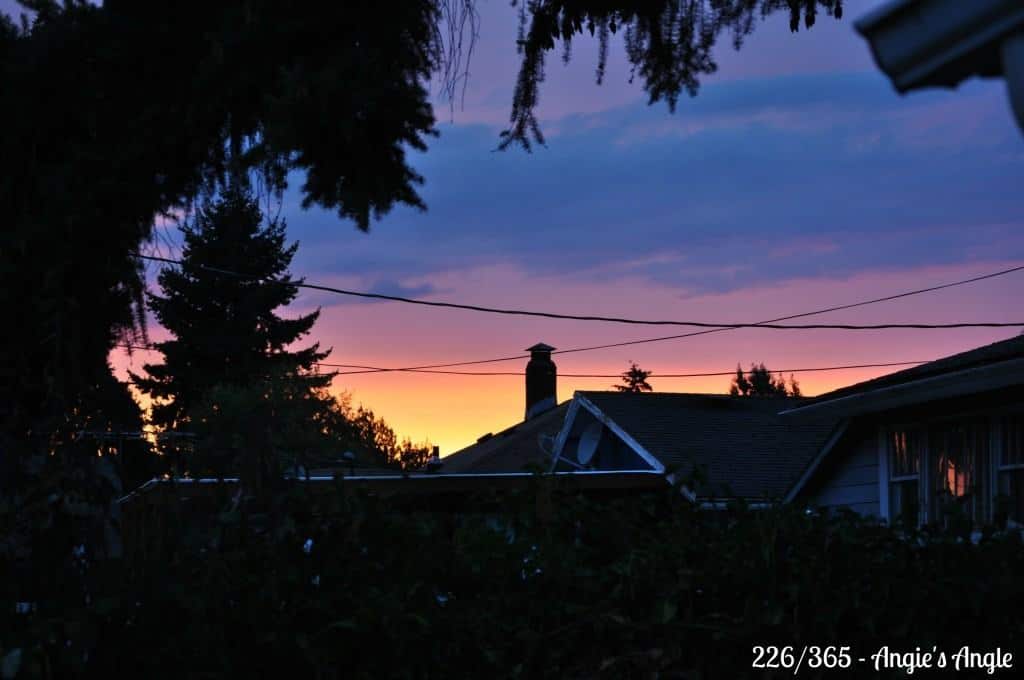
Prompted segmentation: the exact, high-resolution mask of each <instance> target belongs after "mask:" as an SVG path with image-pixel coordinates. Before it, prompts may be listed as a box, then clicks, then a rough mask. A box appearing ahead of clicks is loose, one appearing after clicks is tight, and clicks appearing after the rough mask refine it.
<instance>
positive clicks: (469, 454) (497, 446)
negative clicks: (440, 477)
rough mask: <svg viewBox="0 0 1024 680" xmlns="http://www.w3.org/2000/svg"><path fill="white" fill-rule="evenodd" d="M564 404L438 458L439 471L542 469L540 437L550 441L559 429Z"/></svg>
mask: <svg viewBox="0 0 1024 680" xmlns="http://www.w3.org/2000/svg"><path fill="white" fill-rule="evenodd" d="M569 403H570V402H568V401H566V402H564V403H562V404H560V405H558V406H556V407H555V408H553V409H551V410H549V411H545V412H544V413H542V414H540V415H537V416H534V417H533V418H530V419H529V420H525V421H523V422H520V423H516V424H515V425H513V426H512V427H509V428H506V429H504V430H502V431H501V432H498V433H497V434H491V435H484V436H483V437H481V438H480V439H479V440H478V441H477V443H476V444H472V445H470V446H467V447H466V448H464V449H462V450H460V451H456V452H455V453H453V454H451V455H448V456H445V457H444V458H442V459H441V470H440V471H441V472H442V473H445V474H449V473H462V472H477V473H485V472H523V471H524V469H527V468H529V467H539V468H540V469H544V470H546V469H547V468H548V466H549V465H550V463H551V459H550V456H549V455H548V454H546V453H544V452H543V451H542V450H541V447H540V439H541V437H551V438H554V437H555V435H557V434H558V431H559V430H561V429H562V421H564V420H565V414H566V411H567V410H568V408H569Z"/></svg>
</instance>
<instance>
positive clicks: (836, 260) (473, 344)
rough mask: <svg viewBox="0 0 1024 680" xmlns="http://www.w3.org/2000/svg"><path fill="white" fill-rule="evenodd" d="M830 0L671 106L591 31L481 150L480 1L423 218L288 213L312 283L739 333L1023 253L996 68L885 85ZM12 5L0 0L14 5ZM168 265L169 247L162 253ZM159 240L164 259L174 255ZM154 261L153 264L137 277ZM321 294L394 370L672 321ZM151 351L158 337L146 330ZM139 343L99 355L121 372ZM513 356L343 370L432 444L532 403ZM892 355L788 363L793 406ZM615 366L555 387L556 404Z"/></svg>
mask: <svg viewBox="0 0 1024 680" xmlns="http://www.w3.org/2000/svg"><path fill="white" fill-rule="evenodd" d="M875 4H877V3H876V2H847V3H844V5H845V15H844V18H843V19H842V20H841V21H836V20H834V19H832V18H830V17H827V16H824V15H819V17H818V23H817V25H816V26H815V27H814V28H813V29H811V30H810V31H805V30H801V32H799V33H797V34H791V33H790V31H789V27H788V18H787V17H785V16H782V15H779V16H775V17H772V18H770V19H768V20H766V21H764V22H762V23H761V24H760V25H759V26H758V27H757V28H756V29H755V31H754V33H753V35H751V36H750V37H749V38H748V39H747V41H746V43H745V45H744V47H743V49H742V50H741V51H739V52H736V51H734V50H733V49H732V46H731V44H729V41H728V40H726V41H724V42H723V43H722V44H720V45H719V48H718V52H717V55H716V58H717V61H718V64H719V71H718V73H717V74H716V75H715V76H714V77H711V78H708V79H706V80H705V81H704V83H703V84H702V87H701V90H700V93H699V94H698V96H697V97H696V98H693V99H691V98H688V97H685V96H684V97H683V98H682V99H681V100H680V102H679V106H678V109H677V111H676V113H675V114H671V113H669V111H668V108H667V107H666V106H665V105H664V104H655V105H653V106H648V104H647V97H646V95H645V93H644V91H643V89H642V87H641V86H640V83H639V81H637V82H636V83H634V84H632V85H630V84H629V83H628V79H629V73H628V69H627V67H626V63H625V59H624V56H623V54H622V50H621V43H620V42H618V41H616V42H615V44H614V45H613V47H612V49H611V50H610V54H609V65H608V69H607V73H606V77H605V83H604V84H603V85H601V86H598V85H596V84H595V82H594V71H595V67H596V63H597V49H596V44H594V43H593V42H591V41H589V40H580V41H578V42H577V43H575V44H574V50H573V58H572V61H571V63H570V64H569V65H568V66H564V65H563V64H562V62H561V59H560V51H559V50H556V51H555V52H554V53H551V54H549V59H548V69H547V75H548V77H547V80H546V82H545V83H544V84H543V89H542V90H541V104H540V114H541V121H542V125H543V129H544V132H545V134H546V137H547V146H546V147H543V148H537V149H535V151H534V152H533V153H532V154H527V153H525V152H522V151H519V150H513V149H510V150H508V151H505V152H497V151H495V147H496V144H497V142H498V132H499V131H500V130H501V129H502V128H503V127H504V125H505V124H506V122H507V118H508V113H509V110H510V106H511V99H512V91H513V87H514V83H515V77H516V73H517V68H518V63H519V62H518V55H517V54H516V52H515V35H516V14H515V13H516V10H515V9H514V8H511V7H510V6H509V3H508V2H507V1H506V0H481V2H480V3H479V6H480V10H481V26H480V35H479V40H478V42H477V45H476V50H475V52H474V53H473V55H472V61H471V64H470V72H471V78H470V80H469V85H468V89H467V91H466V97H465V106H464V107H462V106H461V105H457V106H456V108H455V111H454V113H453V114H452V113H450V112H449V109H448V105H447V103H445V102H441V101H438V104H437V108H436V113H437V115H438V118H439V120H440V123H439V129H440V131H441V136H440V138H438V139H433V140H430V142H429V144H430V149H429V151H428V152H427V153H425V154H418V153H417V154H415V156H414V159H413V163H414V166H415V167H416V168H417V169H418V170H419V172H421V173H422V174H423V175H424V177H425V178H426V184H425V186H424V187H422V196H423V198H424V200H425V202H426V203H427V205H428V208H429V209H428V211H427V212H426V213H419V212H416V211H413V210H404V209H401V210H396V211H395V212H393V213H392V214H390V215H388V216H387V217H386V218H384V219H383V220H382V221H380V222H379V223H376V224H374V225H373V227H372V228H371V230H370V233H368V234H367V233H361V232H359V231H357V230H356V229H355V227H354V226H353V225H352V224H350V223H344V222H341V221H340V220H339V219H338V218H337V216H336V215H334V214H333V213H331V212H328V211H323V210H303V209H301V207H300V206H299V192H298V190H297V187H298V186H299V185H300V184H301V177H298V176H296V177H294V178H293V179H294V181H293V182H292V184H293V187H294V188H293V190H291V191H289V192H288V193H287V194H286V195H285V198H284V203H283V205H282V206H281V214H282V215H283V216H284V217H285V219H286V220H287V224H288V233H289V235H290V236H291V237H292V238H294V239H296V240H298V241H299V242H300V244H301V245H300V247H299V250H298V253H297V256H296V258H295V260H294V262H293V265H292V272H293V274H294V275H296V276H303V277H305V278H306V279H307V281H309V282H314V283H320V284H324V285H333V286H338V287H343V288H350V289H358V290H367V291H375V292H383V293H391V294H399V295H405V296H409V297H417V298H424V299H430V300H446V301H455V302H462V303H469V304H477V305H490V306H498V307H518V308H529V309H536V310H544V311H553V312H563V313H572V314H599V315H617V316H629V317H639V318H675V319H695V320H707V321H732V322H740V321H744V322H753V321H760V320H763V319H768V318H772V317H778V316H783V315H787V314H795V313H800V312H804V311H809V310H813V309H816V308H819V307H825V306H830V305H838V304H844V303H849V302H854V301H857V300H861V299H865V298H870V297H876V296H882V295H887V294H890V293H896V292H901V291H904V290H909V289H913V288H919V287H924V286H928V285H933V284H938V283H944V282H947V281H953V280H957V279H962V278H966V277H969V276H974V275H979V274H984V273H987V272H991V271H995V270H999V269H1005V268H1008V267H1012V266H1016V265H1021V264H1024V228H1022V227H1024V197H1022V187H1024V136H1022V135H1021V132H1020V130H1019V129H1018V128H1017V127H1016V126H1015V124H1014V122H1013V119H1012V114H1011V112H1010V109H1009V105H1008V103H1007V99H1006V93H1005V89H1004V86H1003V83H1002V81H1000V80H996V81H979V80H972V81H970V82H968V83H966V84H965V85H963V86H962V87H961V88H960V89H958V90H955V91H938V90H937V91H929V92H924V93H915V94H912V95H909V96H906V97H901V96H899V95H897V94H896V93H895V92H894V91H893V89H892V87H891V85H890V84H889V82H888V81H887V80H886V79H885V78H884V77H883V75H882V74H881V73H880V72H879V71H878V69H877V68H876V67H875V65H874V63H873V62H872V60H871V57H870V54H869V51H868V48H867V44H866V43H865V42H864V40H863V39H862V38H860V37H859V36H858V35H857V34H856V33H855V32H854V30H853V21H854V20H855V19H856V18H857V17H859V16H861V15H862V14H864V12H865V11H866V9H868V8H869V7H871V6H873V5H875ZM3 6H6V7H9V6H10V4H9V3H4V5H3ZM164 252H165V254H167V253H168V251H166V250H165V251H164ZM170 254H172V255H173V254H175V253H173V252H171V253H170ZM151 273H155V268H153V272H151ZM1022 290H1024V272H1022V273H1018V274H1011V275H1008V276H1004V277H1000V278H996V279H992V280H989V281H985V282H981V283H975V284H971V285H968V286H962V287H959V288H955V289H952V290H948V291H941V292H936V293H930V294H926V295H921V296H917V297H913V298H909V299H905V300H900V301H894V302H888V303H884V304H878V305H873V306H870V307H866V308H863V309H858V310H851V311H845V312H837V313H832V314H826V315H822V316H819V317H815V318H814V319H809V320H808V321H820V322H823V323H829V322H832V323H837V322H851V323H876V322H877V323H883V322H937V323H938V322H956V321H1016V320H1019V319H1021V318H1022V317H1024V309H1022V306H1021V304H1020V300H1021V295H1020V293H1021V291H1022ZM316 307H320V308H321V310H322V314H321V318H320V321H319V323H318V324H317V326H315V327H314V330H313V333H312V334H311V336H310V337H309V338H308V340H315V341H319V342H320V343H321V344H322V346H324V347H330V348H332V350H333V351H332V353H331V356H330V358H329V359H327V361H330V362H335V363H344V364H364V365H372V366H387V367H397V366H408V365H416V364H433V363H445V362H457V361H465V360H475V359H486V358H490V357H502V356H509V355H517V354H521V353H522V350H523V349H524V348H526V347H528V346H530V345H532V344H534V343H536V342H539V341H543V342H546V343H548V344H550V345H553V346H555V347H556V348H559V349H567V348H574V347H579V346H585V345H595V344H602V343H612V342H618V341H623V340H633V339H640V338H648V337H655V336H659V335H669V334H672V333H673V332H679V333H681V332H685V330H686V329H679V330H677V329H672V328H668V329H666V328H646V329H645V328H642V327H627V326H616V325H612V324H599V323H586V322H575V321H558V320H543V319H527V318H516V317H498V316H489V315H483V314H475V313H472V312H468V311H457V310H443V309H432V308H423V307H412V306H408V305H403V304H399V303H392V302H366V301H359V300H356V299H352V298H345V297H339V296H331V295H328V294H321V293H316V294H314V293H311V292H308V291H306V292H303V293H302V294H301V295H300V296H299V298H298V300H297V301H296V303H295V304H294V305H293V306H292V308H290V309H288V310H284V311H283V313H284V314H286V315H292V314H300V313H304V312H307V311H309V310H310V309H313V308H316ZM1017 332H1018V330H1017V329H995V330H977V329H973V330H942V331H909V330H908V331H885V332H843V331H806V332H804V331H801V332H795V331H770V330H763V329H760V330H759V329H752V330H734V331H727V332H722V333H715V334H710V335H705V336H700V337H695V338H689V339H684V340H676V341H668V342H658V343H650V344H645V345H636V346H632V347H624V348H619V349H614V350H605V351H595V352H583V353H576V354H566V355H561V356H559V355H556V356H555V357H554V359H555V362H556V364H557V365H558V370H559V373H560V374H562V373H608V374H615V373H619V372H621V371H623V370H625V369H626V368H627V366H628V362H629V361H631V360H632V361H636V362H637V363H638V364H640V366H641V367H643V368H645V369H648V370H651V371H653V376H652V378H651V379H650V382H651V384H652V385H653V386H654V388H655V390H657V391H689V392H723V391H725V390H727V389H728V386H729V379H728V378H726V377H717V378H702V379H668V378H659V377H658V375H659V374H661V373H692V372H707V371H728V370H730V369H733V368H734V367H735V366H736V364H737V362H741V363H743V364H744V365H745V366H746V365H748V364H749V363H750V362H752V361H757V362H764V363H766V364H767V365H768V367H769V368H771V369H774V370H778V369H789V368H800V367H813V366H827V365H834V364H860V363H876V362H896V361H913V360H926V359H933V358H937V357H940V356H944V355H948V354H951V353H955V352H958V351H961V350H965V349H968V348H971V347H974V346H977V345H980V344H984V343H988V342H992V341H995V340H1000V339H1004V338H1007V337H1010V336H1012V335H1014V334H1016V333H1017ZM150 333H151V339H153V340H160V339H162V338H163V337H165V335H164V334H163V332H162V330H161V329H160V328H158V327H157V326H156V325H155V324H154V325H153V326H152V327H151V328H150ZM154 358H155V357H153V356H152V355H149V356H147V353H146V352H135V354H134V355H133V356H132V357H128V356H126V355H125V354H124V353H123V352H122V351H119V352H117V353H116V354H115V355H113V356H112V361H113V363H114V364H115V366H116V367H117V370H118V373H119V375H120V376H121V377H124V376H125V369H126V368H128V367H132V368H133V370H136V371H137V370H139V369H140V368H141V365H142V363H143V362H144V361H145V360H147V359H148V360H152V359H154ZM524 365H525V359H523V360H517V361H510V362H505V363H496V364H484V365H482V366H479V367H475V368H474V367H468V368H467V369H465V370H485V371H513V372H517V373H519V375H515V376H505V377H502V376H451V375H425V374H410V373H377V374H362V375H343V376H339V377H338V378H336V379H335V381H334V385H333V387H334V389H335V390H336V391H338V392H342V391H345V392H348V393H349V394H350V395H351V397H352V400H353V403H362V404H364V405H366V406H368V407H370V408H372V409H373V410H374V411H375V412H377V413H378V414H379V415H381V416H383V417H384V418H385V419H386V420H387V421H388V422H389V423H390V424H391V425H392V426H393V427H394V428H395V429H396V430H397V431H398V433H399V434H400V435H402V436H405V435H407V436H409V437H411V438H412V439H413V440H415V441H421V440H425V439H429V440H430V441H431V442H433V443H434V444H438V445H439V446H440V447H441V452H442V455H446V454H449V453H452V452H454V451H456V450H457V449H459V448H461V447H463V446H466V445H468V444H470V443H472V442H473V441H475V440H476V439H477V438H478V437H479V436H481V435H483V434H485V433H487V432H491V431H497V430H500V429H503V428H505V427H508V426H509V425H512V424H514V423H515V422H517V421H519V420H521V419H522V417H523V410H524V385H523V383H524V381H523V378H522V375H521V372H522V370H523V367H524ZM890 370H893V369H871V370H866V369H865V370H847V371H839V372H830V373H808V374H803V375H797V379H798V380H799V382H800V385H801V387H802V388H803V390H804V392H805V393H807V394H816V393H820V392H823V391H826V390H829V389H832V388H835V387H839V386H841V385H845V384H849V383H852V382H856V381H859V380H863V379H866V378H869V377H872V376H875V375H879V374H882V373H885V372H889V371H890ZM614 382H615V380H613V379H608V378H604V379H582V378H581V379H573V378H566V377H560V378H559V381H558V391H559V395H558V396H559V399H560V400H564V399H568V398H570V397H571V396H572V394H573V391H574V390H578V389H609V388H610V386H611V385H612V383H614Z"/></svg>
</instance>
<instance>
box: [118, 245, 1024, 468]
mask: <svg viewBox="0 0 1024 680" xmlns="http://www.w3.org/2000/svg"><path fill="white" fill-rule="evenodd" d="M1013 264H1015V263H992V262H988V263H982V264H975V265H961V266H947V267H927V268H919V269H908V270H904V271H898V272H893V271H887V272H873V273H865V274H862V275H858V276H855V277H851V278H848V279H839V280H837V279H826V278H822V279H802V280H792V281H787V282H782V283H778V284H774V285H771V286H760V287H756V288H747V289H743V290H736V291H732V292H728V293H720V294H703V295H697V296H685V295H683V296H681V295H680V291H679V290H675V289H668V288H665V287H660V286H658V285H656V284H653V283H651V282H648V281H642V280H635V279H632V280H621V279H620V280H609V281H607V282H601V283H595V282H587V283H581V282H579V281H568V282H566V281H559V280H553V279H543V278H538V277H535V276H528V275H526V274H525V273H523V272H519V271H517V270H515V269H510V268H507V267H493V268H485V269H476V270H469V271H465V272H449V273H446V274H444V275H440V276H439V277H438V280H434V281H432V283H434V284H435V285H437V287H438V288H439V289H443V290H445V291H448V292H446V293H445V295H444V296H443V298H444V299H449V300H458V301H464V302H467V303H476V304H487V303H490V304H501V305H508V306H511V305H512V304H515V305H517V306H521V307H526V308H533V309H544V310H552V311H574V312H584V311H588V312H601V313H606V314H617V315H623V316H632V317H646V318H666V317H674V318H690V319H700V320H723V321H729V320H738V321H750V320H758V319H765V318H771V317H773V316H783V315H786V314H793V313H798V312H802V311H806V310H809V309H817V308H821V307H825V306H829V305H833V304H841V303H848V302H853V301H856V300H860V299H866V298H871V297H878V296H881V295H886V294H891V293H893V292H898V291H902V290H908V289H912V288H918V287H924V286H928V285H935V284H936V283H943V282H947V281H952V280H956V279H960V278H966V277H968V276H975V275H978V274H981V273H985V272H988V271H993V270H996V269H999V268H1004V267H1008V266H1012V265H1013ZM310 280H314V281H315V280H317V277H314V276H312V275H310ZM320 281H322V282H324V283H337V280H332V279H330V278H325V279H320ZM410 283H411V282H410ZM510 291H512V293H510ZM1016 291H1017V286H1015V285H1014V282H1013V281H1011V280H1010V277H1004V278H1001V279H992V280H989V281H984V282H980V283H976V284H972V285H970V286H963V287H960V288H954V289H949V290H946V291H942V292H941V293H932V294H927V295H922V296H919V297H915V298H910V299H905V300H899V301H895V302H889V303H884V304H879V305H872V306H870V307H866V308H860V309H854V310H848V311H844V312H840V313H833V314H827V315H822V316H820V317H815V318H814V319H813V320H820V321H822V322H841V321H842V322H850V323H867V322H885V321H892V322H901V321H903V322H906V321H931V322H943V321H952V320H958V321H972V320H973V321H982V320H996V319H1006V318H1008V316H1011V315H1010V314H1009V310H1012V309H1016V308H1017V303H1016V301H1015V294H1016ZM346 302H347V301H346ZM321 304H322V301H321ZM294 307H295V308H294V309H290V310H289V311H288V314H292V313H294V314H300V313H305V312H306V311H309V308H311V307H312V305H310V304H306V305H303V300H302V299H301V297H300V299H299V300H298V301H297V304H296V305H294ZM810 320H811V319H809V320H808V321H810ZM1011 320H1012V319H1011ZM686 330H687V329H685V328H682V329H672V328H667V329H666V328H664V327H661V328H646V329H642V328H641V329H639V330H638V329H637V327H628V328H627V327H622V326H616V325H613V324H590V323H585V322H569V321H547V320H539V319H533V318H525V319H524V318H510V317H498V318H495V317H490V316H485V315H478V314H472V313H469V312H453V311H449V310H441V311H438V310H435V309H424V308H411V307H408V306H405V305H400V304H389V303H372V304H366V303H363V304H336V305H332V306H324V307H323V312H322V315H321V318H320V321H319V322H318V324H317V325H316V326H315V327H314V329H313V333H312V334H311V336H310V337H309V338H306V339H305V341H304V342H301V343H298V345H299V346H306V345H308V344H311V343H312V342H313V341H319V342H320V343H321V346H322V347H330V348H333V351H332V354H331V356H330V357H329V358H328V359H327V360H326V361H328V362H333V363H346V364H361V365H369V366H386V367H396V366H409V365H422V364H433V363H447V362H454V361H465V360H476V359H483V358H489V357H495V356H513V355H517V354H521V353H524V352H523V351H522V350H523V349H524V348H526V347H528V346H530V345H532V344H534V343H536V342H538V341H543V342H547V343H549V344H551V345H554V346H555V347H557V348H561V349H565V348H571V347H578V346H588V345H594V344H604V343H609V342H617V341H623V340H632V339H640V338H647V337H655V336H659V335H669V334H672V333H674V332H679V333H683V332H686ZM1015 332H1016V331H1014V329H1006V328H1003V329H965V330H943V331H904V330H899V331H888V332H843V331H763V330H757V329H747V330H737V331H730V332H722V333H715V334H708V335H703V336H697V337H692V338H686V339H683V340H677V341H669V342H660V343H652V344H644V345H635V346H629V347H622V348H617V349H612V350H603V351H598V352H589V353H579V354H562V355H559V354H555V355H554V356H553V357H552V358H553V359H554V361H555V363H556V365H557V366H558V372H559V376H560V377H559V379H558V400H559V401H560V402H561V401H564V400H567V399H570V398H571V397H572V394H573V392H574V391H576V390H608V389H612V385H613V384H614V383H616V382H618V381H617V380H615V379H612V378H594V379H589V378H568V377H564V374H568V373H588V374H589V373H600V374H618V373H621V372H622V371H623V370H625V369H626V367H627V366H628V362H629V361H631V360H635V361H636V362H637V363H638V364H639V365H640V366H641V368H644V369H647V370H652V371H653V375H652V376H651V377H650V379H649V382H650V383H651V385H652V386H653V387H654V389H655V391H658V392H708V393H719V394H721V393H725V392H726V391H728V388H729V385H730V382H731V379H730V378H729V377H728V376H721V377H703V378H659V377H658V373H659V372H660V373H698V372H719V371H730V370H732V369H734V368H735V366H736V364H737V362H739V363H741V364H742V365H743V367H744V369H746V368H748V367H749V365H750V363H751V362H764V363H765V364H766V365H767V367H768V368H769V369H770V370H772V371H779V370H780V369H785V368H803V367H815V366H829V365H843V364H867V363H882V362H893V361H910V360H922V359H923V360H930V359H935V358H939V357H942V356H948V355H950V354H955V353H957V352H960V351H964V350H967V349H970V348H972V347H977V346H980V345H984V344H987V343H990V342H994V341H997V340H1002V339H1005V338H1007V337H1010V336H1011V335H1013V334H1014V333H1015ZM161 333H162V330H156V331H154V332H153V334H152V335H153V337H154V339H159V338H160V337H163V336H162V335H161ZM154 357H159V354H155V353H153V352H150V351H136V352H135V353H134V357H132V358H129V357H128V356H127V355H126V354H125V352H124V351H123V350H120V351H115V352H114V353H113V354H112V355H111V362H112V364H113V365H114V366H115V369H116V373H117V375H118V377H119V378H122V379H123V378H125V377H126V369H128V368H131V370H133V371H135V372H139V371H141V366H142V364H143V363H145V361H146V360H150V361H152V360H153V359H154ZM525 365H526V359H525V358H523V359H522V360H521V361H519V360H517V361H508V362H503V363H493V364H481V365H476V366H466V367H462V368H454V369H452V370H467V371H510V372H514V373H515V375H510V376H458V375H436V374H422V373H420V374H411V373H408V372H389V373H373V374H361V375H343V376H338V377H337V378H336V379H335V381H334V384H333V386H332V391H333V392H334V393H336V394H340V393H342V392H347V393H348V394H349V395H350V397H351V400H352V405H353V406H357V405H359V404H362V405H364V406H366V407H368V408H371V409H372V410H373V411H374V412H375V413H376V414H377V415H379V416H381V417H383V418H384V419H385V420H386V421H387V422H388V423H389V424H390V425H391V426H392V427H393V428H394V429H395V431H396V433H397V434H398V435H399V437H405V436H408V437H410V438H411V439H412V440H413V441H415V442H421V441H424V440H428V439H429V441H430V442H431V443H433V444H435V445H438V446H440V448H441V455H442V456H445V455H448V454H451V453H454V452H455V451H457V450H459V449H461V448H463V447H465V446H468V445H470V444H472V443H474V442H475V441H476V440H477V439H478V438H479V437H480V436H482V435H484V434H486V433H488V432H499V431H501V430H503V429H505V428H507V427H509V426H511V425H514V424H516V423H518V422H521V421H522V418H523V414H524V410H525V377H524V376H523V374H522V372H523V371H524V369H525ZM339 370H342V369H339ZM895 370H900V368H899V367H894V368H877V369H849V370H843V371H836V372H822V373H804V374H797V375H796V376H795V377H796V379H797V380H798V382H799V383H800V387H801V390H802V391H803V393H804V394H805V395H807V396H813V395H816V394H821V393H823V392H827V391H830V390H833V389H836V388H838V387H842V386H845V385H849V384H852V383H856V382H859V381H862V380H867V379H869V378H873V377H876V376H879V375H884V374H886V373H891V372H893V371H895ZM786 377H787V378H788V375H787V376H786Z"/></svg>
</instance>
